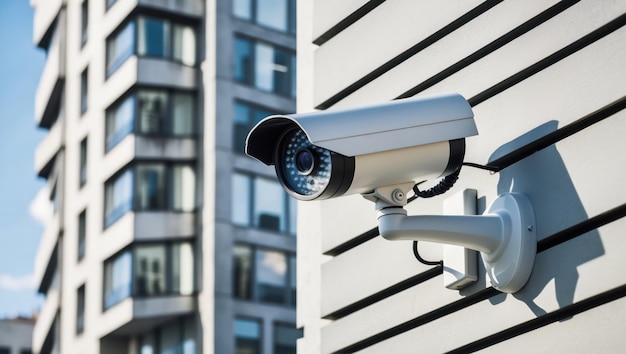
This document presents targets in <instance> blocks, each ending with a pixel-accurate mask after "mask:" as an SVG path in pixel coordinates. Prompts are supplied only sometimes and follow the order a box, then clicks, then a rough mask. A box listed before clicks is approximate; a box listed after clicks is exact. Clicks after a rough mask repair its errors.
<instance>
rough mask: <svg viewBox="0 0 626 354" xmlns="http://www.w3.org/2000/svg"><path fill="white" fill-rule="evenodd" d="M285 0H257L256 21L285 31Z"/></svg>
mask: <svg viewBox="0 0 626 354" xmlns="http://www.w3.org/2000/svg"><path fill="white" fill-rule="evenodd" d="M287 20H288V18H287V0H257V21H258V23H259V24H260V25H264V26H267V27H270V28H273V29H276V30H279V31H283V32H286V31H287Z"/></svg>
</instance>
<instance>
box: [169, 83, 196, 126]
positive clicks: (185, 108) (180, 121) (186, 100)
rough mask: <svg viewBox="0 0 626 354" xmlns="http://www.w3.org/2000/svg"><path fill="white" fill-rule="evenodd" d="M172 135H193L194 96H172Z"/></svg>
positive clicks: (184, 94)
mask: <svg viewBox="0 0 626 354" xmlns="http://www.w3.org/2000/svg"><path fill="white" fill-rule="evenodd" d="M172 104H173V111H174V112H173V117H172V133H173V134H174V135H190V134H192V133H193V112H194V96H193V94H191V93H183V92H176V93H174V94H173V95H172Z"/></svg>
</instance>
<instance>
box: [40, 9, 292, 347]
mask: <svg viewBox="0 0 626 354" xmlns="http://www.w3.org/2000/svg"><path fill="white" fill-rule="evenodd" d="M31 4H32V6H33V7H34V10H35V12H34V13H35V14H34V42H35V44H36V45H37V46H39V47H40V48H42V49H43V50H45V52H46V55H47V59H46V64H45V67H44V69H43V72H42V75H41V80H40V83H39V87H38V89H37V93H36V97H35V119H36V122H37V124H38V125H39V127H41V128H42V129H46V130H47V135H46V137H45V138H44V139H43V141H42V142H41V143H40V145H39V147H38V148H37V150H36V156H35V169H36V172H37V174H38V175H39V176H40V177H42V178H44V179H46V180H47V184H48V189H49V191H50V201H51V203H52V205H53V208H54V215H53V218H52V220H51V221H50V222H49V223H48V224H47V225H46V227H45V231H44V234H43V236H42V239H41V244H40V246H39V250H38V253H37V257H36V260H35V273H36V275H35V276H36V280H37V284H38V291H39V292H40V293H42V294H44V295H45V301H44V304H43V306H42V309H41V313H40V315H39V318H38V320H37V323H36V325H35V328H34V333H33V343H32V350H33V352H34V353H41V354H47V353H142V354H147V353H184V354H188V353H263V354H271V353H276V354H279V353H293V352H295V341H296V339H297V338H298V337H299V336H300V332H299V331H298V330H297V329H296V327H295V321H296V319H295V279H296V277H295V272H296V269H295V268H296V262H295V255H296V237H295V233H296V232H295V225H296V220H295V215H296V213H295V207H296V205H295V203H294V201H293V200H291V199H288V198H287V195H286V194H285V193H284V192H283V190H282V189H281V188H280V186H279V185H278V184H277V182H276V181H275V179H274V177H273V171H272V170H271V169H269V168H266V167H263V166H260V165H259V164H257V163H255V162H254V161H252V160H250V159H249V158H247V157H245V156H244V154H243V145H244V139H245V136H246V133H247V131H248V130H249V128H250V127H251V126H252V125H253V124H255V122H256V121H258V120H259V119H260V118H262V117H264V116H265V115H267V114H269V113H270V112H276V113H280V112H292V111H294V110H295V108H296V107H295V73H296V53H295V45H296V28H295V5H296V1H295V0H207V1H203V0H31Z"/></svg>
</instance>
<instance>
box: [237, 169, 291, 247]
mask: <svg viewBox="0 0 626 354" xmlns="http://www.w3.org/2000/svg"><path fill="white" fill-rule="evenodd" d="M232 188H233V192H232V193H231V198H232V199H231V217H232V221H233V223H234V224H235V225H241V226H253V227H258V228H260V229H264V230H269V231H274V232H281V233H285V234H289V235H293V236H295V234H296V200H295V199H293V198H290V197H289V196H288V195H287V193H286V192H285V190H284V189H283V188H282V187H281V186H280V184H278V182H276V181H275V180H272V179H267V178H262V177H257V176H252V175H247V174H243V173H234V174H233V176H232Z"/></svg>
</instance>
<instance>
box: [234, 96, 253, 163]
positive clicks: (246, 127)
mask: <svg viewBox="0 0 626 354" xmlns="http://www.w3.org/2000/svg"><path fill="white" fill-rule="evenodd" d="M250 111H251V109H250V107H248V106H247V105H245V104H243V103H239V102H235V105H234V118H233V121H234V123H235V124H234V126H233V150H234V151H236V152H240V153H243V152H244V151H245V144H246V137H247V136H248V131H250V128H251V126H250V125H251V124H250Z"/></svg>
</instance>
